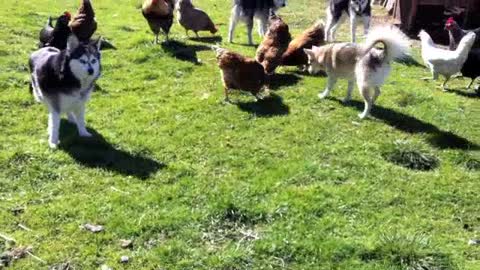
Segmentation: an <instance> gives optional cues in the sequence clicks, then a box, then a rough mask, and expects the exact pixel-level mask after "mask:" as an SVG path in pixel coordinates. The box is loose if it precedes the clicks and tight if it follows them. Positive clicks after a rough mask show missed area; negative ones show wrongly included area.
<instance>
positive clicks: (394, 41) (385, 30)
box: [364, 25, 410, 62]
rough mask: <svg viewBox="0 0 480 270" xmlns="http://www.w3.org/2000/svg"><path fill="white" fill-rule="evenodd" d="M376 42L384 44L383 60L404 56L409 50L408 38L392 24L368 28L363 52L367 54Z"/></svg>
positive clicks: (388, 60)
mask: <svg viewBox="0 0 480 270" xmlns="http://www.w3.org/2000/svg"><path fill="white" fill-rule="evenodd" d="M377 43H383V46H385V58H384V61H386V62H390V61H392V60H394V59H402V58H405V56H406V55H408V53H409V52H410V39H409V38H408V37H407V36H406V35H405V34H404V33H403V32H402V31H401V30H400V29H399V28H398V27H395V26H393V25H382V26H376V27H374V28H372V29H371V30H370V32H369V33H368V35H367V40H366V41H365V45H364V48H365V49H364V54H367V53H368V52H369V51H370V50H371V49H372V48H373V47H374V46H375V45H376V44H377Z"/></svg>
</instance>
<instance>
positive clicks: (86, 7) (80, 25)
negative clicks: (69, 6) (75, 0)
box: [69, 0, 97, 42]
mask: <svg viewBox="0 0 480 270" xmlns="http://www.w3.org/2000/svg"><path fill="white" fill-rule="evenodd" d="M69 25H70V29H72V33H74V34H75V35H76V36H77V38H78V39H79V40H80V41H82V42H86V41H89V40H90V38H91V37H92V35H93V33H95V31H96V30H97V21H96V20H95V12H94V11H93V7H92V3H91V2H90V0H82V4H81V5H80V8H79V9H78V11H77V15H75V17H73V19H72V20H71V21H70V24H69Z"/></svg>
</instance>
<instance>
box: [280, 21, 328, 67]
mask: <svg viewBox="0 0 480 270" xmlns="http://www.w3.org/2000/svg"><path fill="white" fill-rule="evenodd" d="M324 44H325V26H324V25H323V22H321V21H318V22H317V23H315V25H313V26H312V27H310V28H308V29H307V30H305V32H303V33H302V34H301V35H300V36H298V37H296V38H295V39H293V40H292V42H290V44H289V45H288V49H287V51H286V52H285V53H284V54H283V56H282V65H284V66H305V65H307V64H308V56H307V54H305V52H304V50H303V49H311V48H312V46H317V47H319V46H322V45H324Z"/></svg>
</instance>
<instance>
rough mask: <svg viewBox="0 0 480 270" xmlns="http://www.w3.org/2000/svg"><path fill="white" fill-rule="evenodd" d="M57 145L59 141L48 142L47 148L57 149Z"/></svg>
mask: <svg viewBox="0 0 480 270" xmlns="http://www.w3.org/2000/svg"><path fill="white" fill-rule="evenodd" d="M59 144H60V141H49V142H48V146H50V148H51V149H57V148H58V145H59Z"/></svg>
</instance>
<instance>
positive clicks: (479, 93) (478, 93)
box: [445, 88, 480, 98]
mask: <svg viewBox="0 0 480 270" xmlns="http://www.w3.org/2000/svg"><path fill="white" fill-rule="evenodd" d="M445 91H446V92H448V93H454V94H455V95H457V96H462V97H467V98H480V90H468V92H467V91H462V90H458V89H451V88H448V89H445Z"/></svg>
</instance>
